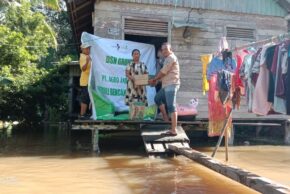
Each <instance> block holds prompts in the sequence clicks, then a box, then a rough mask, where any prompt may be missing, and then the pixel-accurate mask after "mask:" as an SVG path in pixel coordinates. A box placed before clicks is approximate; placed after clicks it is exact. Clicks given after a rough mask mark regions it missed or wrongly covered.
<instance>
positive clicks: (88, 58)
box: [82, 55, 91, 71]
mask: <svg viewBox="0 0 290 194" xmlns="http://www.w3.org/2000/svg"><path fill="white" fill-rule="evenodd" d="M90 60H91V59H90V56H88V55H87V56H86V63H85V64H84V65H83V66H82V71H85V70H87V68H88V65H89V63H90Z"/></svg>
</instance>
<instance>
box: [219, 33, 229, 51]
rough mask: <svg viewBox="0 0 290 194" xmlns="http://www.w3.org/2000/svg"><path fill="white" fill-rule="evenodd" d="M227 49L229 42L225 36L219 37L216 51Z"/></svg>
mask: <svg viewBox="0 0 290 194" xmlns="http://www.w3.org/2000/svg"><path fill="white" fill-rule="evenodd" d="M227 49H229V43H228V41H227V38H226V37H221V39H220V41H219V46H218V51H219V52H220V53H221V52H222V51H224V50H227Z"/></svg>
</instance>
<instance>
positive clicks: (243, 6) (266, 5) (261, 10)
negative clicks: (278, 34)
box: [118, 0, 287, 17]
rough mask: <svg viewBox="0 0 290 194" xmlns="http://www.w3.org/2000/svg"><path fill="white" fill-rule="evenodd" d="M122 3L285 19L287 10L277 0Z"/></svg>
mask: <svg viewBox="0 0 290 194" xmlns="http://www.w3.org/2000/svg"><path fill="white" fill-rule="evenodd" d="M118 1H120V2H130V3H142V4H153V5H170V6H175V4H176V5H177V6H178V7H188V8H196V9H199V8H201V9H209V10H220V11H231V12H239V13H248V14H261V15H270V16H280V17H284V16H286V15H287V12H286V10H285V9H283V8H282V7H281V6H279V5H278V4H277V3H276V2H275V0H231V1H229V0H118Z"/></svg>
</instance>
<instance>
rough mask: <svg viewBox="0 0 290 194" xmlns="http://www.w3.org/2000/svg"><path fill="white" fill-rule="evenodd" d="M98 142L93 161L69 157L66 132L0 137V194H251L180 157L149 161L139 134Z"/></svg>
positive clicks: (23, 132) (78, 154)
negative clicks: (96, 155) (97, 151)
mask: <svg viewBox="0 0 290 194" xmlns="http://www.w3.org/2000/svg"><path fill="white" fill-rule="evenodd" d="M88 139H89V138H88ZM100 143H101V147H102V151H103V152H102V154H101V155H100V156H99V157H95V156H93V155H92V154H91V153H90V152H86V151H82V152H71V151H70V138H69V133H68V131H66V130H63V131H59V130H57V129H47V130H42V129H41V130H39V129H33V130H18V131H13V133H12V136H11V137H8V138H7V137H6V138H1V149H0V190H1V194H2V193H3V194H10V193H11V194H12V193H13V194H15V193H21V194H26V193H27V194H31V193H42V194H46V193H47V194H51V193H62V194H65V193H70V194H74V193H82V194H83V193H84V194H86V193H88V194H92V193H100V194H107V193H108V194H111V193H112V194H115V193H118V194H123V193H124V194H131V193H132V194H139V193H140V194H141V193H142V194H163V193H164V194H183V193H184V194H185V193H186V194H187V193H190V194H191V193H215V194H218V193H221V194H227V193H255V192H254V191H252V190H250V189H248V188H246V187H244V186H242V185H240V184H238V183H236V182H233V181H231V180H229V179H227V178H225V177H223V176H221V175H219V174H216V173H214V172H212V171H211V170H209V169H207V168H205V167H203V166H200V165H199V164H196V163H194V162H192V161H190V160H188V159H186V158H183V157H177V158H171V159H149V158H147V157H146V155H145V153H144V148H143V145H142V141H141V139H140V137H139V135H138V134H135V135H132V134H127V135H126V136H124V135H123V137H118V136H116V137H114V136H113V137H110V138H104V139H102V140H101V141H100Z"/></svg>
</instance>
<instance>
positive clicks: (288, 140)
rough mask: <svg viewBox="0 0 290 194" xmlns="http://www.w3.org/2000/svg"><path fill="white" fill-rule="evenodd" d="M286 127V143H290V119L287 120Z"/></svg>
mask: <svg viewBox="0 0 290 194" xmlns="http://www.w3.org/2000/svg"><path fill="white" fill-rule="evenodd" d="M284 129H285V136H284V143H285V144H287V145H290V121H289V120H287V121H285V123H284Z"/></svg>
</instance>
